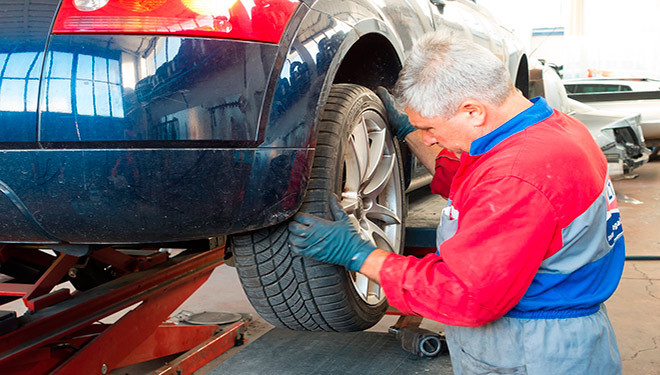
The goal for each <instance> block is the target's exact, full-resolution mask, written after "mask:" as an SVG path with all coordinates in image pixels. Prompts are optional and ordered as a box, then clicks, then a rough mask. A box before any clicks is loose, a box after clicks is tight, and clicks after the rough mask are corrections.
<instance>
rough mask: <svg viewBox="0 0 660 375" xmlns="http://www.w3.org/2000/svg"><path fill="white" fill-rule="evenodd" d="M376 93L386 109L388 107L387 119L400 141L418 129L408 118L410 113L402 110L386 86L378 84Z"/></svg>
mask: <svg viewBox="0 0 660 375" xmlns="http://www.w3.org/2000/svg"><path fill="white" fill-rule="evenodd" d="M376 94H378V97H379V98H380V100H382V101H383V104H385V109H387V119H388V121H389V123H390V127H391V128H392V132H393V133H394V135H395V136H396V137H397V138H399V140H400V141H403V140H405V139H406V136H407V135H408V134H410V133H411V132H413V131H415V130H416V129H415V128H414V127H413V126H412V124H411V123H410V120H408V115H407V114H406V112H404V111H400V110H399V109H397V108H396V106H395V105H394V97H392V95H391V94H390V93H389V91H387V89H386V88H384V87H382V86H378V88H377V89H376Z"/></svg>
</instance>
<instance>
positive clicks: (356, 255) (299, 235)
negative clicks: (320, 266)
mask: <svg viewBox="0 0 660 375" xmlns="http://www.w3.org/2000/svg"><path fill="white" fill-rule="evenodd" d="M330 210H331V212H332V216H333V217H334V220H326V219H322V218H320V217H317V216H314V215H310V214H305V213H298V214H296V216H294V217H293V221H291V223H290V224H289V232H290V234H291V235H290V236H289V247H290V248H291V249H292V250H293V251H294V252H295V253H297V254H300V255H302V256H305V257H308V258H313V259H316V260H320V261H321V262H326V263H332V264H338V265H341V266H344V267H346V268H347V269H348V270H350V271H355V272H358V271H360V268H362V264H363V263H364V261H365V260H366V259H367V257H368V256H369V254H371V252H372V251H374V250H375V249H376V247H375V246H374V245H372V244H371V243H370V242H368V241H365V240H364V239H362V237H360V234H359V233H358V232H357V230H356V229H355V227H354V226H353V225H352V224H351V222H350V221H349V219H348V216H347V215H346V213H345V212H344V210H342V209H341V206H340V205H339V202H338V199H337V197H336V196H335V197H333V198H332V199H331V200H330Z"/></svg>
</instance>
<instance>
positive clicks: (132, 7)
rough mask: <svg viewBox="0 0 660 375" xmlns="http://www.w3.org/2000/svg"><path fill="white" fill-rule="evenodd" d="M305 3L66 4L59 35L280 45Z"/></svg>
mask: <svg viewBox="0 0 660 375" xmlns="http://www.w3.org/2000/svg"><path fill="white" fill-rule="evenodd" d="M299 3H300V1H299V0H63V3H62V5H61V7H60V10H59V12H58V14H57V17H56V18H55V24H54V26H53V33H59V34H70V33H122V34H124V33H125V34H165V35H182V36H201V37H220V38H230V39H244V40H255V41H262V42H270V43H277V42H278V41H279V40H280V37H281V36H282V32H283V31H284V27H285V26H286V24H287V22H288V21H289V18H291V14H293V11H294V10H295V8H296V6H297V5H298V4H299Z"/></svg>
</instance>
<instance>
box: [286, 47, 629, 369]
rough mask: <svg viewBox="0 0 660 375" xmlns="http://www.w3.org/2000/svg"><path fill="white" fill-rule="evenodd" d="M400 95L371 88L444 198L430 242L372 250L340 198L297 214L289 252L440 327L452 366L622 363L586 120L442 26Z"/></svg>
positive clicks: (619, 234)
mask: <svg viewBox="0 0 660 375" xmlns="http://www.w3.org/2000/svg"><path fill="white" fill-rule="evenodd" d="M396 93H397V97H398V100H399V104H400V105H401V107H402V108H405V110H406V114H407V115H405V114H403V112H400V111H398V110H397V109H396V108H395V106H394V102H393V99H392V98H391V97H390V95H389V94H388V93H387V92H386V91H384V90H379V94H380V96H381V98H382V99H383V101H384V102H385V104H386V106H387V107H388V114H389V117H390V123H391V125H392V126H393V128H394V132H395V134H396V135H397V136H398V137H399V138H401V137H403V138H405V140H406V142H407V143H408V144H409V145H410V147H411V149H412V150H413V151H414V152H415V154H416V155H417V156H418V157H419V158H420V160H421V161H422V162H423V163H424V165H425V166H427V168H429V169H430V170H431V171H434V180H433V183H432V184H431V188H432V191H434V192H436V193H440V194H442V195H444V196H446V197H447V198H448V205H447V207H445V208H444V209H442V219H441V223H440V225H439V227H438V231H437V238H438V249H437V252H436V253H435V254H429V255H427V256H426V257H424V258H423V259H417V258H413V257H406V256H401V255H397V254H391V253H388V252H386V251H384V250H380V249H376V248H375V246H374V245H372V244H371V243H369V242H367V241H365V240H363V239H362V238H360V236H359V235H358V234H357V232H356V231H355V229H354V228H353V227H352V226H351V224H350V222H349V221H348V219H347V218H346V215H345V214H344V213H343V212H342V211H341V209H340V208H339V206H338V204H337V202H331V208H332V210H333V214H334V218H335V220H334V221H329V220H324V219H321V218H318V217H315V216H312V215H307V214H298V215H296V217H295V221H294V222H293V223H292V224H290V230H291V233H292V236H291V238H290V239H289V241H290V243H291V245H292V247H293V249H294V250H296V251H298V252H299V253H300V254H302V255H305V256H310V257H313V258H316V259H319V260H322V261H325V262H329V263H335V264H340V265H344V266H346V267H347V268H348V269H350V270H353V271H359V272H361V273H363V274H365V275H366V276H368V277H370V278H372V279H373V280H376V281H378V282H379V283H380V284H381V285H382V287H383V290H384V291H385V294H386V295H387V297H388V300H389V302H390V304H391V305H393V306H395V307H397V308H399V309H400V310H401V311H402V312H404V313H411V314H417V315H421V316H424V317H427V318H430V319H433V320H437V321H439V322H442V323H444V324H445V325H446V335H447V340H448V343H449V347H450V352H451V356H452V365H453V368H454V372H455V373H456V374H486V373H488V374H490V373H498V374H619V373H621V359H620V356H619V352H618V349H617V345H616V339H615V336H614V332H613V329H612V326H611V324H610V321H609V318H608V316H607V312H606V310H605V307H604V306H603V304H602V303H603V302H604V301H605V300H606V299H607V298H609V297H610V296H611V294H612V293H613V292H614V290H615V289H616V286H617V285H618V282H619V279H620V277H621V272H622V269H623V262H624V258H625V254H624V251H625V249H624V247H625V246H624V241H623V230H622V228H621V221H620V217H619V212H618V207H617V202H616V196H615V195H614V190H613V188H612V184H611V182H610V180H609V178H608V175H607V163H606V160H605V158H604V156H603V154H602V152H601V151H600V149H599V148H598V146H597V145H596V143H595V142H594V140H593V138H592V137H591V135H590V134H589V132H588V130H587V129H586V128H585V127H584V125H583V124H581V123H580V122H578V121H577V120H575V119H573V118H571V117H569V116H566V115H564V114H562V113H560V112H558V111H553V110H552V108H550V107H549V106H548V105H547V103H546V102H545V100H543V99H542V98H535V99H532V101H530V100H527V99H526V98H524V97H523V96H522V94H520V92H519V91H517V90H516V89H515V88H514V87H513V85H512V83H511V80H510V78H509V76H508V72H507V71H506V69H505V67H504V66H503V64H502V63H501V62H500V61H499V60H498V59H497V58H496V57H495V56H494V55H492V54H491V53H490V52H489V51H487V50H486V49H484V48H482V47H480V46H478V45H476V44H473V43H471V42H467V41H464V40H457V39H455V38H453V37H450V36H446V35H440V34H431V35H427V36H425V37H424V38H422V39H421V40H420V41H418V43H417V44H416V46H415V48H414V50H413V51H412V53H411V55H410V56H409V58H408V59H407V60H406V63H405V65H404V68H403V70H402V71H401V73H400V75H399V80H398V82H397V86H396ZM411 123H412V125H414V128H413V127H412V126H411ZM414 130H417V131H414ZM439 146H442V147H443V148H444V149H441V148H440V147H439ZM456 155H460V160H459V159H458V158H457V157H456ZM439 210H440V208H439Z"/></svg>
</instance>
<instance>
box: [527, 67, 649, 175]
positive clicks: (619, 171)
mask: <svg viewBox="0 0 660 375" xmlns="http://www.w3.org/2000/svg"><path fill="white" fill-rule="evenodd" d="M530 96H532V97H534V96H543V97H544V98H546V100H547V101H548V104H549V105H550V106H551V107H553V108H555V109H557V110H560V111H562V112H564V113H566V114H569V115H571V116H573V117H575V118H576V119H578V120H580V121H581V122H583V123H584V124H585V125H586V126H587V128H588V129H589V131H590V132H591V134H592V135H593V137H594V139H595V140H596V143H598V146H600V148H601V150H603V153H604V154H605V157H606V158H607V163H608V171H609V174H610V176H611V177H613V178H614V177H621V176H623V175H628V174H630V173H631V172H632V171H633V170H634V169H636V168H638V167H640V166H641V165H643V164H644V163H646V162H647V161H648V160H649V154H650V151H649V150H648V149H647V148H646V146H645V143H644V136H643V134H642V127H641V126H640V120H641V116H640V114H639V113H630V112H612V111H603V110H599V109H596V108H593V107H591V106H589V105H586V104H583V103H580V102H578V101H576V100H573V99H570V98H569V97H568V95H567V94H566V89H565V88H564V86H563V84H562V81H561V79H560V78H559V76H558V75H557V73H556V72H555V71H554V70H553V69H551V68H550V67H547V66H543V65H540V66H537V67H535V68H533V69H532V70H530Z"/></svg>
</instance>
